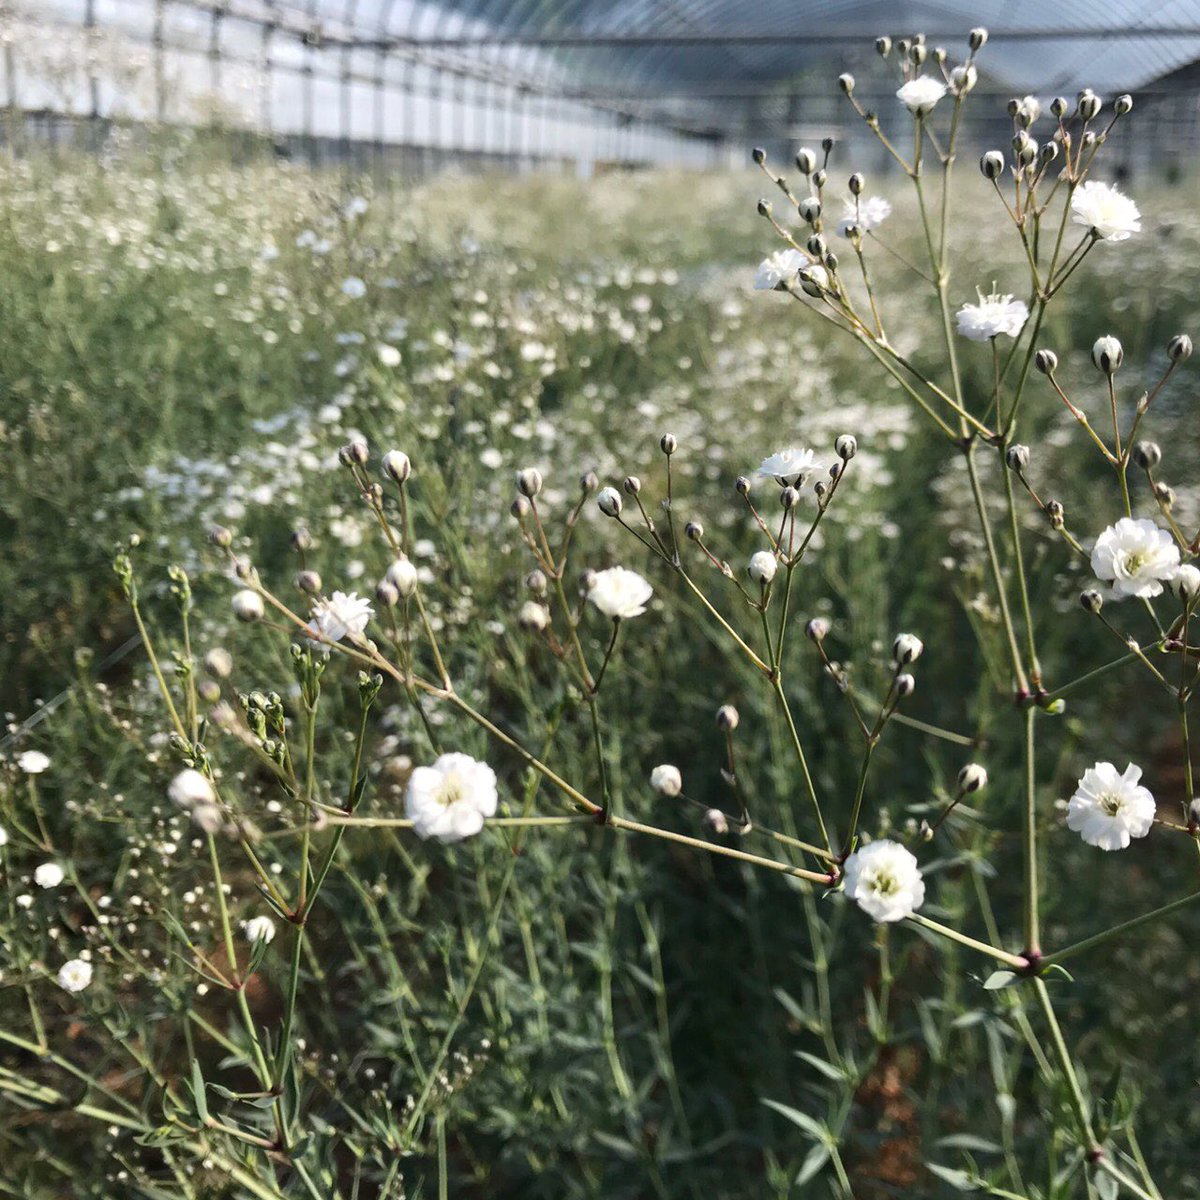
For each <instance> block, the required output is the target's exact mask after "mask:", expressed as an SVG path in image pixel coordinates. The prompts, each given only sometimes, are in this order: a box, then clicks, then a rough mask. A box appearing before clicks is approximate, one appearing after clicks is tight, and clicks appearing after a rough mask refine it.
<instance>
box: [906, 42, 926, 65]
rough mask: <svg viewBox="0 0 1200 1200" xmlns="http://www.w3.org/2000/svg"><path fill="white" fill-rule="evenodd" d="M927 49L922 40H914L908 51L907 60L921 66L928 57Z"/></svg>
mask: <svg viewBox="0 0 1200 1200" xmlns="http://www.w3.org/2000/svg"><path fill="white" fill-rule="evenodd" d="M928 55H929V51H928V50H927V49H926V48H925V44H924V42H914V43H913V46H912V49H911V50H909V52H908V58H909V61H910V62H911V63H912V64H913V65H914V66H917V67H919V66H921V64H922V63H924V61H925V59H926V58H927V57H928Z"/></svg>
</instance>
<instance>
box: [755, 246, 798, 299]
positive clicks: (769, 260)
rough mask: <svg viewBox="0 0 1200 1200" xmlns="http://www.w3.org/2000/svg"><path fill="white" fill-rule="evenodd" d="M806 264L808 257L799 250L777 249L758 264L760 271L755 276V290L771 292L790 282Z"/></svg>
mask: <svg viewBox="0 0 1200 1200" xmlns="http://www.w3.org/2000/svg"><path fill="white" fill-rule="evenodd" d="M806 266H808V259H807V258H805V257H804V255H803V254H801V253H800V251H799V250H776V251H775V253H774V254H769V255H767V257H766V258H764V259H763V260H762V262H760V263H759V264H758V273H757V274H756V275H755V276H754V288H755V291H759V292H769V291H773V290H774V289H775V288H777V287H779V286H780V285H781V284H787V283H790V282H791V281H792V280H794V279H795V278H796V276H797V275H798V274H799V272H800V268H801V267H806Z"/></svg>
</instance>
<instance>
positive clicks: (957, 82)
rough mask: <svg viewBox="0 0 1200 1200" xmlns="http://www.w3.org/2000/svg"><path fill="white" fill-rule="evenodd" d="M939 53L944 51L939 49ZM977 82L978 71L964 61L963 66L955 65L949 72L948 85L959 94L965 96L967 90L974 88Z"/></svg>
mask: <svg viewBox="0 0 1200 1200" xmlns="http://www.w3.org/2000/svg"><path fill="white" fill-rule="evenodd" d="M940 53H943V54H944V53H945V52H944V51H941V52H940ZM978 82H979V72H978V71H977V70H975V67H974V66H973V65H972V64H971V63H966V64H965V65H964V66H961V67H955V68H954V69H953V70H952V71H951V72H950V85H951V86H952V87H953V88H954V90H955V92H957V93H958V95H960V96H965V95H966V94H967V93H968V92H971V91H974V90H975V85H976V84H977V83H978Z"/></svg>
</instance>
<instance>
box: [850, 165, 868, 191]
mask: <svg viewBox="0 0 1200 1200" xmlns="http://www.w3.org/2000/svg"><path fill="white" fill-rule="evenodd" d="M866 186H867V179H866V176H865V175H863V173H862V172H861V171H855V172H854V174H853V175H851V176H850V195H852V196H861V195H862V193H863V188H865V187H866Z"/></svg>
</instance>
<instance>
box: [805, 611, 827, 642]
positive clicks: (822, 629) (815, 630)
mask: <svg viewBox="0 0 1200 1200" xmlns="http://www.w3.org/2000/svg"><path fill="white" fill-rule="evenodd" d="M828 634H829V622H828V621H827V620H826V619H825V618H824V617H813V618H812V620H810V621H809V622H808V623H807V624H806V625H805V626H804V636H805V637H806V638H808V640H809V641H810V642H823V641H824V640H825V638H826V637H827V636H828Z"/></svg>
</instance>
